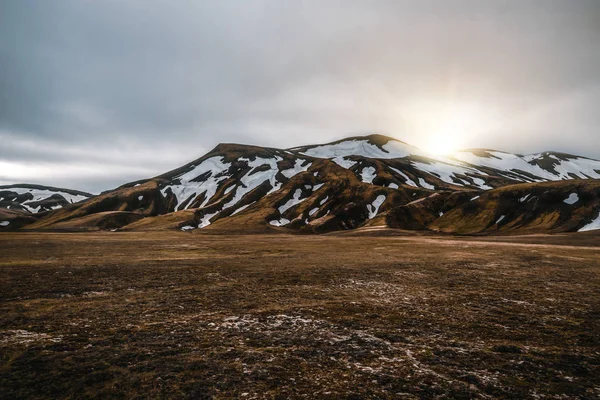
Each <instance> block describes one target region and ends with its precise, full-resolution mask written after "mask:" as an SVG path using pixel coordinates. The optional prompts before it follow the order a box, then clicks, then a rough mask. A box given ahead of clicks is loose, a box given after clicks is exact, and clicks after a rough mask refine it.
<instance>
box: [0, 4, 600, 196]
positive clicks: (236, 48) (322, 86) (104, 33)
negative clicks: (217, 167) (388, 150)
mask: <svg viewBox="0 0 600 400" xmlns="http://www.w3.org/2000/svg"><path fill="white" fill-rule="evenodd" d="M373 132H378V133H384V134H388V135H390V136H393V137H396V138H398V139H400V140H404V141H406V142H409V143H411V144H414V145H416V146H418V147H423V148H427V147H431V146H433V145H434V143H433V142H434V141H438V140H444V141H445V142H446V141H447V140H445V139H443V138H444V137H446V138H448V137H451V138H452V140H451V142H452V143H453V144H452V145H453V146H456V147H487V148H497V149H500V150H506V151H512V152H518V153H528V152H536V151H543V150H551V149H552V150H558V151H565V152H570V153H576V154H581V155H586V156H589V157H593V158H600V1H598V0H589V1H577V0H567V1H562V0H557V1H552V0H539V1H524V0H515V1H500V0H498V1H451V0H438V1H424V0H419V1H400V0H392V1H384V0H376V1H373V0H366V1H352V0H340V1H333V0H312V1H300V0H298V1H282V0H273V1H259V0H256V1H255V0H236V1H224V0H218V1H216V0H215V1H213V0H211V1H191V0H177V1H176V0H169V1H152V0H140V1H135V0H127V1H108V0H105V1H83V0H73V1H67V0H52V1H46V0H40V1H29V0H12V1H11V0H0V183H16V182H31V183H43V184H53V185H55V186H62V187H70V188H75V189H81V190H88V191H92V192H99V191H100V190H106V189H110V188H112V187H115V186H117V185H120V184H122V183H125V182H127V181H131V180H135V179H141V178H146V177H151V176H154V175H157V174H159V173H161V172H164V171H166V170H168V169H171V168H174V167H177V166H179V165H181V164H184V163H185V162H188V161H190V160H193V159H195V158H198V157H200V156H201V155H203V154H204V153H205V152H206V151H208V150H210V149H211V148H212V147H214V146H215V145H216V144H218V143H219V142H241V143H248V144H257V145H265V146H273V147H292V146H296V145H301V144H308V143H321V142H327V141H331V140H336V139H339V138H342V137H345V136H350V135H357V134H367V133H373Z"/></svg>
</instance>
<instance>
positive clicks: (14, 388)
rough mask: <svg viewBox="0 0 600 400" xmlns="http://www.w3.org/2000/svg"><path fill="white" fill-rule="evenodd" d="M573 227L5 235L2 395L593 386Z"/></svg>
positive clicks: (302, 393) (400, 394) (458, 391)
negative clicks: (534, 232)
mask: <svg viewBox="0 0 600 400" xmlns="http://www.w3.org/2000/svg"><path fill="white" fill-rule="evenodd" d="M581 237H582V238H584V241H583V242H581V243H580V242H579V239H578V237H577V236H563V237H552V238H547V237H535V238H525V239H522V240H521V239H515V238H510V239H509V238H502V239H493V240H497V241H491V239H477V240H474V239H468V238H461V239H452V238H438V237H370V236H364V237H352V236H343V235H339V236H336V235H327V236H288V235H270V236H269V235H262V236H261V235H254V236H211V235H204V234H199V233H196V234H186V233H178V232H173V233H169V232H145V233H144V232H137V233H106V232H105V233H87V234H52V233H5V234H0V254H1V255H2V257H0V269H1V271H0V360H1V361H0V362H1V364H0V397H2V398H6V399H9V398H10V399H18V398H28V399H36V398H248V399H250V398H323V399H327V398H332V399H339V398H342V399H367V398H384V399H385V398H390V399H391V398H407V399H411V398H415V399H416V398H465V399H468V398H535V397H538V398H557V399H558V398H561V399H562V398H598V397H599V396H600V378H599V377H600V367H599V366H600V248H599V247H595V246H594V243H596V244H597V243H598V241H597V240H596V239H597V236H595V237H594V236H581ZM520 241H522V242H527V244H524V243H519V242H520ZM565 244H566V246H565Z"/></svg>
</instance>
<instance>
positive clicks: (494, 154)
mask: <svg viewBox="0 0 600 400" xmlns="http://www.w3.org/2000/svg"><path fill="white" fill-rule="evenodd" d="M454 158H455V159H456V160H459V161H462V162H465V163H468V164H471V165H474V166H477V167H489V168H493V169H495V170H496V171H498V173H500V174H501V175H502V176H504V177H506V178H509V179H514V180H517V181H521V182H544V181H558V180H565V179H600V161H597V160H592V159H589V158H585V157H578V156H573V155H570V154H564V153H555V152H545V153H537V154H529V155H526V156H521V155H517V154H510V153H505V152H501V151H495V150H483V149H475V150H465V151H460V152H457V153H456V154H455V155H454Z"/></svg>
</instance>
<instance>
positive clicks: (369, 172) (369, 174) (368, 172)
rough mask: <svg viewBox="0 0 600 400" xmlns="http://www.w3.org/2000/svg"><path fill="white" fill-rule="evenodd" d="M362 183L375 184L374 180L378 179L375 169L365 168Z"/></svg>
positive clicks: (362, 173) (362, 172)
mask: <svg viewBox="0 0 600 400" xmlns="http://www.w3.org/2000/svg"><path fill="white" fill-rule="evenodd" d="M360 175H361V177H362V181H363V182H365V183H373V179H375V178H376V177H377V174H376V170H375V168H373V167H365V168H363V169H362V171H361V173H360Z"/></svg>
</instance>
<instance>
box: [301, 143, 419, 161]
mask: <svg viewBox="0 0 600 400" xmlns="http://www.w3.org/2000/svg"><path fill="white" fill-rule="evenodd" d="M302 154H305V155H307V156H311V157H315V158H342V157H346V156H362V157H366V158H383V159H391V158H404V157H407V156H410V155H420V154H421V152H420V151H419V150H418V149H416V148H415V147H412V146H410V145H408V144H405V143H402V142H400V141H397V140H391V141H389V142H388V143H386V144H385V145H383V146H382V147H381V148H380V147H378V146H376V145H374V144H371V143H369V141H368V140H364V139H357V140H346V141H343V142H340V143H335V144H328V145H323V146H316V147H312V148H310V149H308V150H306V151H305V152H304V153H302Z"/></svg>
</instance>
